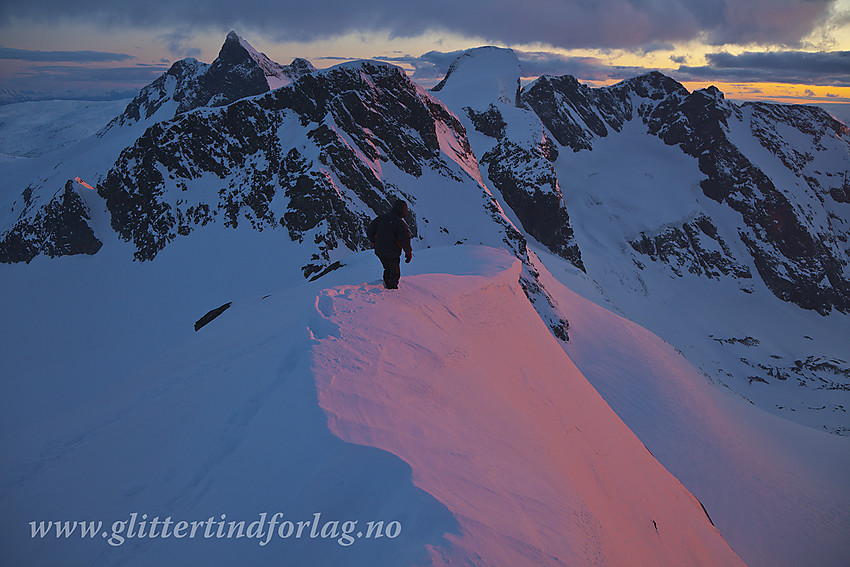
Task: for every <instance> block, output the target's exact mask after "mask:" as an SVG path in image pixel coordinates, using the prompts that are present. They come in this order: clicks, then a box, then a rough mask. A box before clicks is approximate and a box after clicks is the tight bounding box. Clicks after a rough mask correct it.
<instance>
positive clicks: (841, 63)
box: [677, 51, 850, 87]
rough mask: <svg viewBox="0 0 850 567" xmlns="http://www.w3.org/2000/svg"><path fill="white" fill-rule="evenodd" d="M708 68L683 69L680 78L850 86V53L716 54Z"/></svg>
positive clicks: (707, 56)
mask: <svg viewBox="0 0 850 567" xmlns="http://www.w3.org/2000/svg"><path fill="white" fill-rule="evenodd" d="M706 58H707V59H708V65H705V66H703V67H688V66H685V65H683V66H681V67H679V69H678V74H677V78H680V79H683V80H686V79H695V80H722V81H748V82H766V83H797V84H809V85H823V86H844V87H846V86H850V51H832V52H820V53H809V52H803V51H783V52H765V53H750V52H747V53H742V54H740V55H732V54H729V53H712V54H708V55H706Z"/></svg>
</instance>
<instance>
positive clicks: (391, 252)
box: [366, 199, 413, 289]
mask: <svg viewBox="0 0 850 567" xmlns="http://www.w3.org/2000/svg"><path fill="white" fill-rule="evenodd" d="M405 215H407V203H405V202H404V201H402V200H401V199H399V200H398V201H396V202H395V204H394V205H393V210H392V212H391V213H386V214H383V215H380V216H379V217H377V218H376V219H374V220H373V221H372V222H370V223H369V226H368V227H367V228H366V236H367V237H368V238H369V242H371V243H372V246H374V247H375V254H376V255H377V256H378V258H379V259H380V260H381V264H382V265H383V266H384V287H386V288H387V289H398V280H399V278H401V253H402V251H404V254H405V260H404V261H405V262H410V259H411V258H413V250H412V249H411V248H410V229H409V228H408V227H407V223H406V222H404V217H405Z"/></svg>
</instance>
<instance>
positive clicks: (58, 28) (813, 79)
mask: <svg viewBox="0 0 850 567" xmlns="http://www.w3.org/2000/svg"><path fill="white" fill-rule="evenodd" d="M230 30H234V31H236V32H237V33H238V34H239V35H240V36H242V37H243V38H245V39H246V40H248V42H249V43H251V44H252V45H253V46H254V47H255V48H256V49H257V50H258V51H262V52H264V53H266V54H267V55H268V56H269V57H270V58H271V59H273V60H275V61H278V62H279V63H283V64H287V63H289V62H291V60H292V59H293V58H295V57H304V58H306V59H309V60H310V61H311V62H312V63H313V64H314V65H315V66H316V67H318V68H325V67H329V66H332V65H335V64H337V63H340V62H343V61H347V60H351V59H380V60H384V61H389V62H392V63H395V64H397V65H399V66H401V67H403V68H404V69H405V70H406V71H407V72H408V73H409V74H410V75H411V76H412V77H413V78H414V79H415V80H417V81H418V82H420V83H421V84H423V85H425V86H432V85H434V84H436V83H437V82H438V81H439V80H440V79H441V78H442V77H443V76H444V75H445V72H446V70H447V69H448V66H449V65H450V64H451V62H452V61H453V60H454V58H456V57H457V55H458V54H459V53H461V52H462V51H463V50H465V49H469V48H472V47H478V46H481V45H497V46H501V47H509V48H512V49H514V50H515V51H516V53H517V55H518V56H519V59H520V63H521V65H522V69H523V79H524V80H525V81H530V80H533V79H534V78H536V77H538V76H540V75H541V74H544V73H545V74H550V75H563V74H571V75H574V76H575V77H576V78H578V79H579V80H580V81H582V82H584V83H587V84H589V85H591V86H601V85H605V84H612V83H615V82H618V81H620V80H623V79H627V78H630V77H634V76H636V75H639V74H642V73H645V72H648V71H650V70H659V71H661V72H663V73H665V74H667V75H669V76H671V77H673V78H674V79H676V80H678V81H680V82H682V83H683V84H684V85H685V86H686V87H688V88H689V89H692V90H693V89H696V88H704V87H706V86H708V85H715V86H717V87H718V88H720V90H721V91H723V92H724V93H725V94H726V96H727V97H728V98H732V99H739V100H771V101H776V102H794V103H813V104H821V103H845V104H848V103H850V0H595V1H591V0H525V1H524V2H517V1H516V0H430V1H420V2H398V0H359V1H357V2H353V1H351V0H311V1H310V2H304V1H298V2H294V1H291V0H243V1H242V2H234V1H233V0H168V1H163V0H122V2H114V0H75V1H74V2H68V1H67V0H3V2H2V4H0V89H9V90H13V91H20V92H28V93H32V94H36V95H39V96H46V95H47V94H49V95H51V96H54V97H55V98H96V97H102V98H116V97H126V96H132V94H133V92H134V91H137V90H138V89H140V88H141V87H143V86H144V85H146V84H148V83H150V82H151V81H153V80H154V79H155V78H156V77H158V76H159V75H160V74H162V73H163V72H164V71H165V70H166V69H167V68H168V67H169V66H170V65H171V63H173V62H174V61H176V60H179V59H182V58H184V57H194V58H196V59H199V60H200V61H204V62H207V63H210V62H212V61H213V60H214V59H215V57H216V55H217V53H218V50H219V49H220V48H221V45H222V43H223V42H224V38H225V36H226V34H227V32H228V31H230ZM848 108H850V107H848Z"/></svg>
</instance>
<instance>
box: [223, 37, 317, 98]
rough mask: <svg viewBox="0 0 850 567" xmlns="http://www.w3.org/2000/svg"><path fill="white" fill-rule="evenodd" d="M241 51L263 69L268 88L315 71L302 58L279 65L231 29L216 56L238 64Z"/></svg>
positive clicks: (240, 58) (310, 64)
mask: <svg viewBox="0 0 850 567" xmlns="http://www.w3.org/2000/svg"><path fill="white" fill-rule="evenodd" d="M243 51H244V52H245V53H247V54H248V56H249V57H250V58H251V59H252V60H253V61H254V62H255V63H256V64H257V65H258V66H259V67H260V69H261V70H262V71H263V75H264V76H265V77H266V82H267V83H268V86H269V90H274V89H277V88H280V87H283V86H286V85H288V84H290V83H291V82H292V81H294V80H296V79H297V78H298V77H300V76H302V75H306V74H307V73H313V72H315V71H316V68H315V67H314V66H313V64H312V63H310V62H309V61H307V60H306V59H302V58H295V59H294V60H293V61H292V63H291V64H290V65H281V64H280V63H276V62H274V61H272V60H271V59H269V58H268V56H266V54H265V53H261V52H259V51H257V50H256V49H254V47H253V46H251V44H250V43H248V42H247V41H245V39H243V38H242V37H240V36H239V35H238V34H237V33H236V32H235V31H231V32H230V33H228V34H227V38H226V39H225V41H224V45H223V46H222V48H221V53H219V56H218V58H219V59H220V60H222V59H225V58H231V57H232V58H233V61H234V64H236V65H238V64H240V63H241V62H242V61H243V60H244V55H243V53H242V52H243Z"/></svg>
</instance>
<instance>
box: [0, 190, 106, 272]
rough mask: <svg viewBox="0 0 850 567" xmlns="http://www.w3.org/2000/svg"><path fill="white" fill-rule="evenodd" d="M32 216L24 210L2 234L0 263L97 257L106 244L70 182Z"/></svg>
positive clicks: (29, 211) (28, 211)
mask: <svg viewBox="0 0 850 567" xmlns="http://www.w3.org/2000/svg"><path fill="white" fill-rule="evenodd" d="M30 213H31V210H26V209H25V210H24V211H23V212H22V214H21V215H20V217H19V219H18V221H17V222H16V223H15V224H14V225H13V226H12V227H11V229H10V230H8V231H7V232H5V233H4V234H2V235H0V262H3V263H6V264H10V263H14V262H27V263H29V262H30V261H31V260H32V259H33V258H35V256H37V255H38V254H45V255H47V256H50V257H51V258H55V257H57V256H71V255H74V254H95V253H97V251H98V250H100V247H101V246H102V245H103V243H102V242H101V241H100V240H98V238H97V237H96V236H95V234H94V230H92V228H91V225H90V224H89V221H90V220H91V219H90V217H89V211H88V209H87V208H86V205H85V203H83V200H82V199H81V198H80V196H79V195H78V194H77V192H76V191H74V186H73V181H71V180H68V182H67V183H66V184H65V188H64V189H62V190H60V191H59V192H57V193H56V195H55V196H54V197H53V198H52V199H51V200H50V201H49V202H48V203H47V204H46V205H45V206H44V207H42V208H40V209H37V210H36V212H35V214H30Z"/></svg>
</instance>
